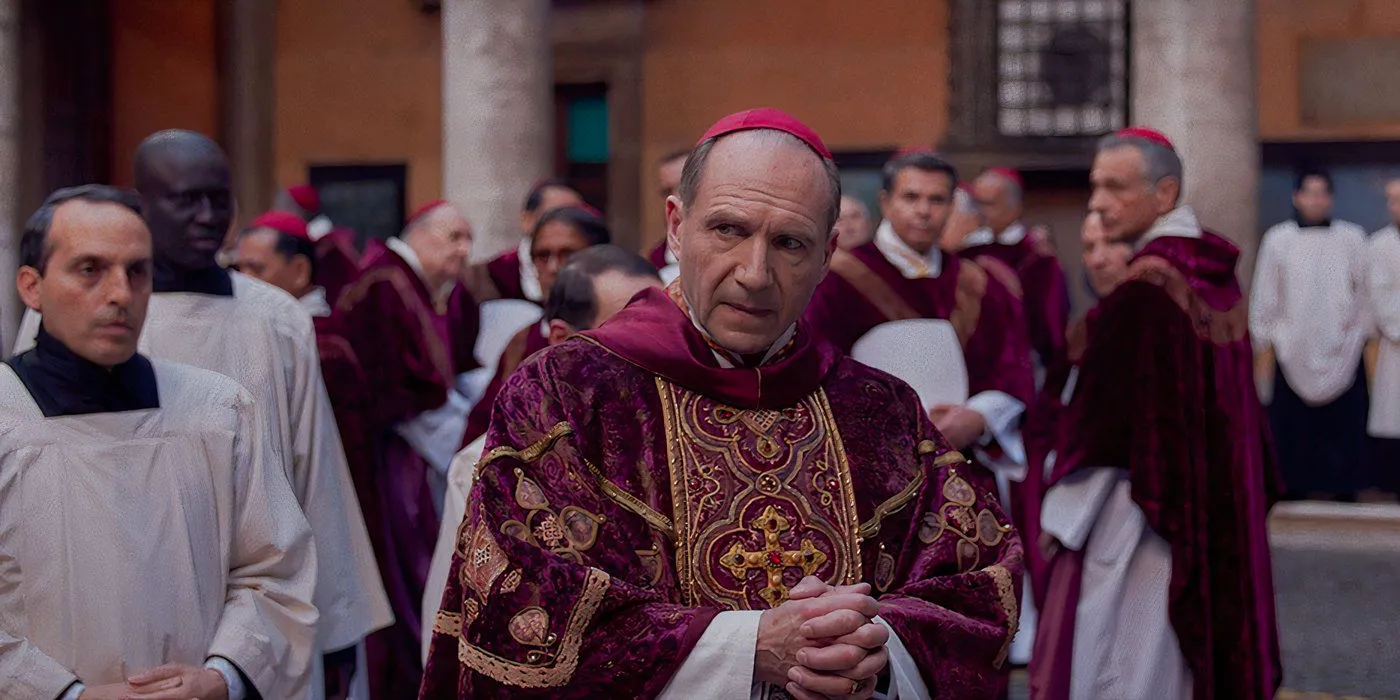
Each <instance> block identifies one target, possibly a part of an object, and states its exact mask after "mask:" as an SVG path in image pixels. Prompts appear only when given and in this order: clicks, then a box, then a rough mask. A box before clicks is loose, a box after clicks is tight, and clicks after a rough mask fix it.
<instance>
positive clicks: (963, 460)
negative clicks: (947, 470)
mask: <svg viewBox="0 0 1400 700" xmlns="http://www.w3.org/2000/svg"><path fill="white" fill-rule="evenodd" d="M925 454H926V453H925ZM954 464H967V457H964V456H963V453H961V452H958V451H957V450H953V451H952V452H946V453H944V454H941V455H939V456H937V457H934V458H933V466H934V467H936V468H938V469H942V468H944V467H948V466H952V465H954Z"/></svg>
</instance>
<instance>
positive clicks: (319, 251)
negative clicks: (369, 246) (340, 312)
mask: <svg viewBox="0 0 1400 700" xmlns="http://www.w3.org/2000/svg"><path fill="white" fill-rule="evenodd" d="M315 251H316V275H315V279H314V280H313V282H314V283H315V284H316V285H317V286H319V287H321V288H323V289H325V290H326V303H328V304H330V305H331V308H335V304H336V302H337V301H339V300H340V294H341V292H344V291H345V288H346V287H348V286H350V285H351V284H352V283H353V282H354V281H355V278H357V277H359V276H360V251H358V250H356V248H355V232H354V231H352V230H351V229H348V228H345V227H342V226H338V227H336V228H334V229H332V230H331V232H330V233H328V234H326V235H325V236H322V237H321V240H319V241H316V245H315Z"/></svg>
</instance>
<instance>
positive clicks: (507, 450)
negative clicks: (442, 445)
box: [473, 421, 574, 479]
mask: <svg viewBox="0 0 1400 700" xmlns="http://www.w3.org/2000/svg"><path fill="white" fill-rule="evenodd" d="M573 434H574V429H573V426H571V425H569V424H568V423H566V422H564V421H560V422H558V423H555V424H554V427H553V428H550V429H549V431H548V432H546V433H545V434H544V437H542V438H540V439H539V440H536V441H535V442H533V443H531V444H530V445H528V446H527V447H525V449H523V450H517V449H515V448H514V447H511V446H509V445H501V446H500V447H497V448H495V449H493V450H491V451H490V452H487V453H486V454H485V455H484V456H482V458H481V459H480V460H479V461H478V462H477V463H476V472H475V474H474V475H473V478H474V479H480V478H481V470H482V469H484V468H486V466H487V465H489V464H491V463H492V462H494V461H496V460H498V459H501V458H502V457H511V458H513V459H516V460H519V461H521V462H523V463H525V464H531V463H533V462H537V461H539V459H540V457H543V456H544V455H545V453H547V452H549V451H550V450H552V449H554V443H556V442H558V441H559V439H560V438H563V437H567V436H569V435H573Z"/></svg>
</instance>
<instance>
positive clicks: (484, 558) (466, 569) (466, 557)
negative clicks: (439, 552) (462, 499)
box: [457, 523, 510, 600]
mask: <svg viewBox="0 0 1400 700" xmlns="http://www.w3.org/2000/svg"><path fill="white" fill-rule="evenodd" d="M465 544H466V547H465V548H464V547H462V543H461V542H460V541H459V542H458V549H457V553H458V554H459V555H460V556H461V557H462V571H461V578H462V585H464V586H468V587H470V588H471V589H472V590H474V591H476V594H477V596H478V597H480V598H481V599H482V600H486V598H487V597H488V596H490V595H491V585H492V584H494V583H495V582H496V579H497V578H498V577H500V575H501V574H503V573H505V570H506V568H507V567H509V566H510V560H509V559H507V558H506V553H505V552H504V551H502V550H501V546H500V545H498V544H496V538H495V537H493V536H492V535H491V530H490V529H488V528H487V527H486V523H477V524H476V528H475V529H473V530H472V531H471V537H470V539H469V540H467V542H466V543H465Z"/></svg>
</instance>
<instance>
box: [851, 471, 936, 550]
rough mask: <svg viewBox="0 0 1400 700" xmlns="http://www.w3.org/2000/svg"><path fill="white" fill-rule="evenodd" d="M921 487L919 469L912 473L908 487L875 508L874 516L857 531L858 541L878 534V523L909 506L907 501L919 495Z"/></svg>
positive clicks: (922, 473) (922, 476)
mask: <svg viewBox="0 0 1400 700" xmlns="http://www.w3.org/2000/svg"><path fill="white" fill-rule="evenodd" d="M923 485H924V472H923V470H922V469H920V470H919V471H917V472H914V478H912V479H910V480H909V485H908V486H905V487H904V490H903V491H900V492H899V493H897V494H895V495H893V496H891V497H890V498H889V499H888V500H886V501H885V502H884V503H881V504H880V505H878V506H876V507H875V514H874V515H872V516H870V519H869V520H867V521H865V522H864V523H863V524H861V526H860V530H859V531H858V532H859V533H860V534H859V537H860V539H862V540H869V539H870V538H872V537H874V536H875V535H877V534H879V533H880V523H881V522H882V521H883V520H884V519H885V518H888V517H890V516H891V515H894V514H895V513H898V512H899V511H900V509H902V508H903V507H904V506H906V505H908V504H909V501H912V500H914V497H915V496H917V495H919V488H920V487H922V486H923Z"/></svg>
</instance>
